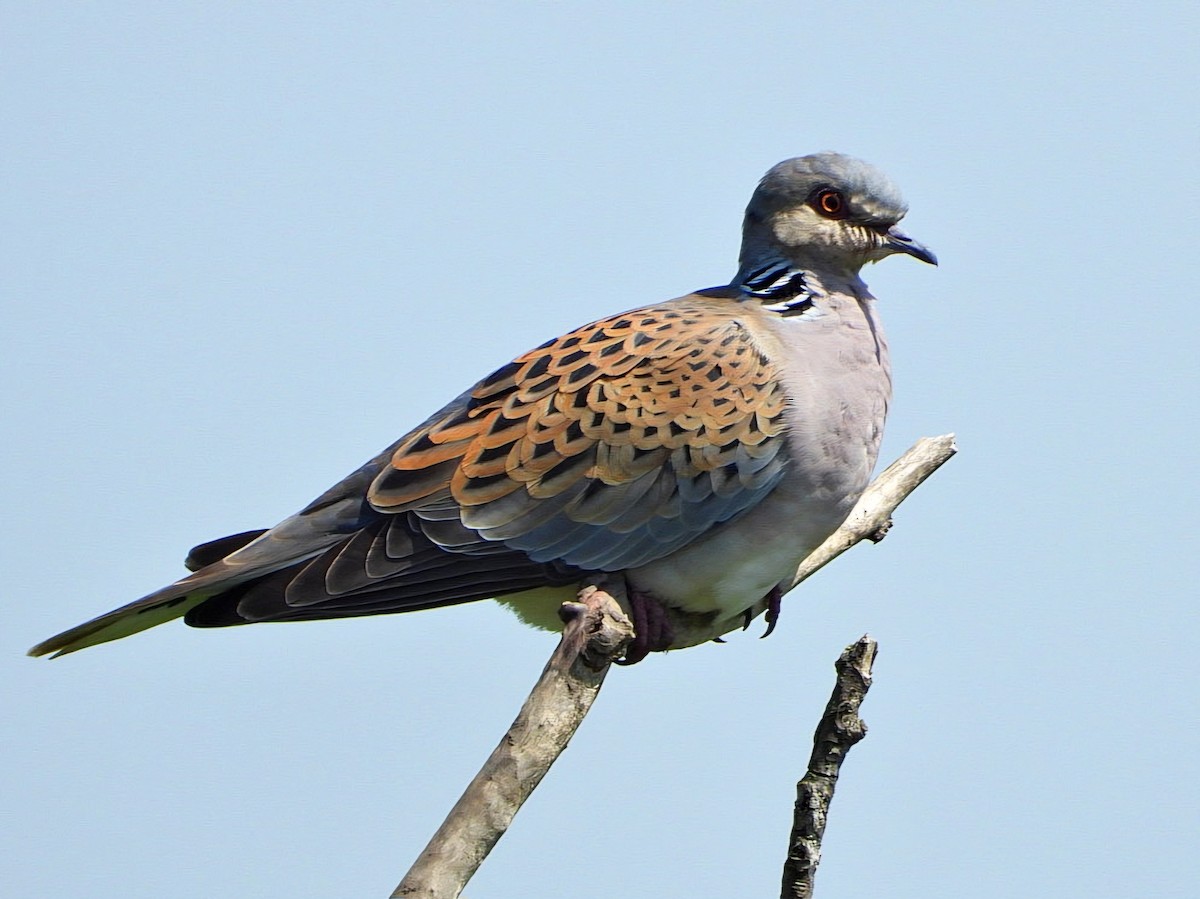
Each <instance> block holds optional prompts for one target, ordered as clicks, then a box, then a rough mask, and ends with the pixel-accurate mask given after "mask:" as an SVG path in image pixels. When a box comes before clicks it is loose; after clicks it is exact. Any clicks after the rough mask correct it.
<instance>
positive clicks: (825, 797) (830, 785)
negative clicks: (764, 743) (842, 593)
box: [780, 635, 879, 899]
mask: <svg viewBox="0 0 1200 899" xmlns="http://www.w3.org/2000/svg"><path fill="white" fill-rule="evenodd" d="M878 649H879V647H878V644H876V642H875V641H874V640H873V639H871V637H869V636H866V635H864V636H863V637H862V638H861V639H859V640H858V642H857V643H851V644H850V645H849V646H847V647H846V649H845V651H844V652H843V653H842V655H841V657H840V658H839V659H838V660H837V663H836V665H835V666H834V667H835V668H836V670H837V681H836V683H835V684H834V687H833V695H831V696H830V697H829V704H828V705H826V706H825V714H824V715H822V716H821V721H820V723H819V724H818V725H817V730H816V733H814V734H813V751H812V756H811V757H810V758H809V761H808V771H807V772H806V773H805V775H804V777H802V778H801V779H800V782H799V783H797V784H796V809H795V814H794V816H793V819H792V833H791V836H790V837H789V838H788V852H787V861H786V862H784V865H783V891H782V893H781V894H780V895H781V897H782V899H811V897H812V894H813V879H814V878H815V877H816V873H817V865H818V864H820V862H821V839H822V838H823V837H824V835H825V823H826V821H827V820H828V818H829V803H830V802H832V801H833V790H834V787H835V786H836V785H837V779H838V774H839V773H840V772H841V769H842V762H843V761H845V759H846V753H848V752H849V751H850V747H851V746H853V745H854V744H855V743H857V742H858V741H859V740H861V739H862V738H863V737H865V736H866V735H867V725H866V724H864V723H863V720H862V718H860V717H859V716H858V709H859V706H860V705H862V701H863V699H864V698H865V697H866V695H867V690H869V689H870V688H871V665H872V664H873V663H874V661H875V655H876V653H877V652H878Z"/></svg>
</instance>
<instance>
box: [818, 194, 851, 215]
mask: <svg viewBox="0 0 1200 899" xmlns="http://www.w3.org/2000/svg"><path fill="white" fill-rule="evenodd" d="M845 205H846V203H845V199H844V198H843V197H842V195H841V194H840V193H838V192H837V191H836V190H825V191H822V192H821V193H820V194H818V195H817V202H816V207H817V211H818V212H820V213H821V214H822V215H828V216H831V217H832V216H838V215H841V214H842V211H843V210H844V209H845Z"/></svg>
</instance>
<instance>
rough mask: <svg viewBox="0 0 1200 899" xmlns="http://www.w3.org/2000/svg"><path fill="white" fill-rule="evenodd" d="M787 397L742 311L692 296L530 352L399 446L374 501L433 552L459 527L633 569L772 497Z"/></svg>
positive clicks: (544, 556)
mask: <svg viewBox="0 0 1200 899" xmlns="http://www.w3.org/2000/svg"><path fill="white" fill-rule="evenodd" d="M785 402H786V401H785V395H784V390H783V386H782V384H781V383H780V381H779V377H778V370H777V368H776V366H775V364H774V362H773V361H772V359H771V358H770V356H769V355H768V352H767V351H766V349H765V348H764V347H763V346H761V345H760V342H759V340H757V339H756V337H755V334H754V333H753V332H752V330H751V328H750V326H749V325H748V323H747V320H746V310H745V309H744V308H743V307H742V306H741V305H740V304H739V303H737V302H735V301H733V300H732V299H730V298H728V297H723V296H718V295H716V294H715V292H714V293H713V294H710V295H708V296H704V295H692V296H689V297H685V298H681V299H679V300H675V301H672V302H670V303H666V304H662V305H659V306H651V307H647V308H644V309H639V310H635V311H632V312H628V313H624V314H622V315H616V316H612V317H611V318H607V319H602V320H600V321H597V322H594V323H592V324H590V325H586V326H584V327H582V328H579V329H577V330H575V331H572V332H570V333H569V334H566V335H564V336H563V337H561V338H558V339H556V340H552V341H549V342H547V343H545V344H543V345H542V346H540V347H538V348H537V349H534V350H532V351H530V352H528V353H525V354H524V355H522V356H519V357H518V358H517V359H515V360H514V361H513V362H511V363H510V364H509V365H506V366H504V367H503V368H501V369H499V370H498V371H497V372H495V373H494V374H492V375H491V376H489V377H488V378H485V379H484V380H482V381H480V382H479V383H478V384H477V385H476V386H475V387H474V388H473V389H472V390H471V391H469V392H468V393H466V394H464V395H463V396H462V397H460V398H459V400H457V401H456V402H455V403H453V404H452V405H451V406H449V407H447V408H446V409H445V410H443V413H442V414H441V415H440V416H438V417H435V418H434V419H432V420H430V421H429V422H427V423H426V424H425V425H424V426H423V427H422V428H420V429H418V430H417V431H415V432H413V433H412V434H410V435H409V436H408V437H407V438H406V439H404V440H403V441H401V443H400V444H399V445H398V446H397V447H396V449H395V451H394V452H393V454H392V456H391V459H390V462H389V463H388V464H387V465H386V466H385V467H384V470H383V471H382V472H381V473H380V474H379V475H378V477H376V479H375V481H374V483H373V484H372V487H371V490H370V494H369V500H370V503H371V505H372V506H373V507H374V508H376V509H378V510H379V511H382V512H393V513H394V512H402V511H407V512H411V513H413V514H415V516H417V518H419V519H421V520H422V521H428V523H429V526H428V527H427V526H425V525H423V529H424V530H426V533H430V535H431V537H432V539H434V540H435V542H439V543H440V541H439V540H438V538H437V536H436V534H435V533H433V532H435V531H436V530H437V529H438V526H436V525H434V522H435V521H441V522H443V524H445V523H449V522H447V519H451V518H452V519H456V520H455V521H454V524H455V525H457V526H458V528H459V529H460V530H462V531H466V532H468V533H469V534H471V535H473V536H474V535H477V539H482V540H483V541H498V542H501V543H503V544H504V545H506V546H508V547H510V548H512V549H518V550H522V551H524V552H525V553H527V554H528V556H529V557H530V558H531V559H533V560H534V561H538V562H552V561H554V562H562V563H565V564H568V565H571V566H573V567H576V568H580V569H590V570H617V569H622V568H630V567H635V566H637V565H641V564H645V563H646V562H649V561H652V560H654V559H657V558H660V557H662V556H664V555H666V554H668V553H670V552H672V551H674V550H675V549H678V548H679V547H681V546H683V545H686V544H687V543H688V542H690V541H691V540H693V539H695V538H696V537H697V536H699V535H700V534H702V533H703V532H705V531H707V530H708V529H709V528H711V527H713V526H714V525H716V524H720V523H722V522H725V521H728V520H730V519H732V518H734V517H736V516H738V515H739V514H741V513H742V512H744V511H746V510H747V509H749V508H751V507H753V506H754V505H756V504H757V503H758V502H760V501H761V500H762V499H763V497H765V496H766V495H767V494H768V493H769V492H770V491H771V490H772V489H773V488H774V487H775V485H776V484H777V483H778V481H779V479H780V478H781V477H782V475H783V472H784V469H785V467H786V465H787V451H786V440H785V439H784V408H785ZM467 542H468V543H470V542H471V541H470V540H468V541H467ZM446 548H447V549H451V550H453V549H454V547H453V546H447V547H446Z"/></svg>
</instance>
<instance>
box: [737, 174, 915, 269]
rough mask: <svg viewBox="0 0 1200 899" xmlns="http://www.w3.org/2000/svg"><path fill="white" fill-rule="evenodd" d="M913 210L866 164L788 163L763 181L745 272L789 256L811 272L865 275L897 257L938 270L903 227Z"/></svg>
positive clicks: (746, 235)
mask: <svg viewBox="0 0 1200 899" xmlns="http://www.w3.org/2000/svg"><path fill="white" fill-rule="evenodd" d="M907 211H908V205H907V204H906V203H905V202H904V199H903V198H902V197H901V196H900V192H899V191H898V190H897V189H896V187H895V185H893V184H892V182H891V181H890V180H888V177H887V175H885V174H883V172H881V171H879V169H877V168H875V167H874V166H871V165H868V164H867V163H865V162H863V161H862V160H861V159H855V158H854V157H852V156H843V155H842V154H840V153H814V154H813V155H812V156H800V157H797V158H796V159H787V160H784V161H783V162H781V163H779V165H777V166H775V167H774V168H772V169H771V170H770V171H769V172H767V174H766V175H764V176H763V179H762V181H760V182H759V184H758V188H757V189H756V190H755V191H754V196H753V197H751V198H750V205H749V206H747V207H746V220H745V224H744V225H743V228H742V259H741V262H742V267H743V269H746V268H747V267H748V266H750V265H752V264H753V263H755V262H758V261H760V260H762V259H764V258H767V257H783V258H785V259H787V260H789V261H791V262H793V263H796V264H798V265H800V266H803V267H805V268H808V267H815V268H818V269H819V268H829V269H834V270H838V271H848V272H857V271H858V270H859V269H860V268H861V267H862V266H863V264H864V263H867V262H878V261H879V260H880V259H883V258H885V257H887V256H890V255H892V254H893V253H905V254H907V255H909V256H913V257H915V258H916V259H920V260H921V261H922V262H928V263H931V264H933V265H937V257H935V256H934V255H933V253H932V252H930V251H929V250H928V249H927V248H925V247H923V246H922V245H921V244H919V243H917V242H916V241H915V240H913V239H912V238H911V237H909V236H908V235H907V234H905V233H904V232H903V231H901V230H900V229H899V228H898V227H897V224H898V222H899V221H900V220H901V219H902V218H904V214H905V213H906V212H907Z"/></svg>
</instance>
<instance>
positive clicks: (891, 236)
mask: <svg viewBox="0 0 1200 899" xmlns="http://www.w3.org/2000/svg"><path fill="white" fill-rule="evenodd" d="M883 245H884V246H885V247H886V248H887V249H889V250H891V251H892V252H893V253H904V254H906V255H908V256H912V257H913V258H914V259H920V260H921V261H922V262H928V263H929V264H930V265H937V264H938V261H937V257H936V256H934V255H933V250H931V249H929V247H927V246H924V245H923V244H919V243H917V242H916V241H915V240H913V239H912V238H911V237H909V236H908V235H907V234H905V233H904V232H903V231H901V230H900V229H899V228H897V227H896V226H895V225H893V226H892V227H891V228H888V229H887V231H886V232H885V233H884V242H883Z"/></svg>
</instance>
